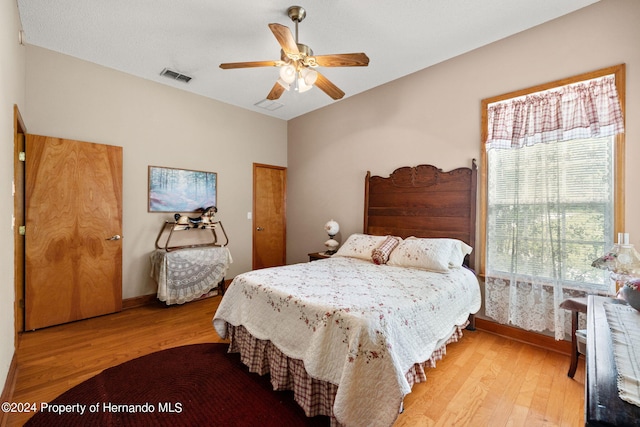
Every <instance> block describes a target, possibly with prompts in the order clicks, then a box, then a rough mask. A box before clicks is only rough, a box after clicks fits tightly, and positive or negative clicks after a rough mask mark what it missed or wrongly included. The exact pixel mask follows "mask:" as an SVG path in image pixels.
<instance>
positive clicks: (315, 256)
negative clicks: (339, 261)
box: [307, 252, 331, 262]
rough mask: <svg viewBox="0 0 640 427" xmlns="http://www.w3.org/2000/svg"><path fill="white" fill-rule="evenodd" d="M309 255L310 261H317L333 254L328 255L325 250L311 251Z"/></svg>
mask: <svg viewBox="0 0 640 427" xmlns="http://www.w3.org/2000/svg"><path fill="white" fill-rule="evenodd" d="M307 255H309V262H311V261H316V260H319V259H325V258H331V255H327V254H326V253H324V252H311V253H310V254H307Z"/></svg>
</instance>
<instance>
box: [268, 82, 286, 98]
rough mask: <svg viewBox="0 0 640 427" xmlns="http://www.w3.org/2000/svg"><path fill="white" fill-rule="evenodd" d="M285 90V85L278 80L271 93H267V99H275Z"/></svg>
mask: <svg viewBox="0 0 640 427" xmlns="http://www.w3.org/2000/svg"><path fill="white" fill-rule="evenodd" d="M284 90H285V89H284V87H283V86H282V85H281V84H280V83H278V82H276V84H274V85H273V87H272V88H271V92H269V95H267V99H270V100H272V101H273V100H276V99H278V98H280V96H281V95H282V94H283V93H284Z"/></svg>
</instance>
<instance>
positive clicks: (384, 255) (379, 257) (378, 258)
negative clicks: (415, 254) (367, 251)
mask: <svg viewBox="0 0 640 427" xmlns="http://www.w3.org/2000/svg"><path fill="white" fill-rule="evenodd" d="M399 243H400V239H399V238H397V237H393V236H389V237H387V238H386V240H385V241H384V242H382V244H381V245H380V246H378V247H377V248H375V249H374V250H373V251H371V260H372V261H373V263H374V264H377V265H380V264H386V263H387V261H388V260H389V255H390V254H391V251H393V250H394V249H395V247H396V246H398V244H399Z"/></svg>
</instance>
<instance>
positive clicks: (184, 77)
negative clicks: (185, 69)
mask: <svg viewBox="0 0 640 427" xmlns="http://www.w3.org/2000/svg"><path fill="white" fill-rule="evenodd" d="M160 75H161V76H165V77H168V78H170V79H173V80H178V81H181V82H184V83H189V80H191V77H189V76H187V75H185V74H182V73H179V72H177V71H173V70H170V69H168V68H165V69H164V70H162V72H161V73H160Z"/></svg>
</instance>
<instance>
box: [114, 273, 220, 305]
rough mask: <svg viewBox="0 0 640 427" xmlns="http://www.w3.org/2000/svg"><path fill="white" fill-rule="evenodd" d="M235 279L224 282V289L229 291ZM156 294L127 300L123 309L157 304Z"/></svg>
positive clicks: (123, 303)
mask: <svg viewBox="0 0 640 427" xmlns="http://www.w3.org/2000/svg"><path fill="white" fill-rule="evenodd" d="M232 280H233V279H226V280H225V281H224V288H225V289H227V288H228V287H229V284H230V283H231V281H232ZM157 301H158V300H157V296H156V294H149V295H142V296H139V297H133V298H127V299H123V300H122V309H123V310H126V309H129V308H135V307H142V306H144V305H150V304H155V303H156V302H157Z"/></svg>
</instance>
